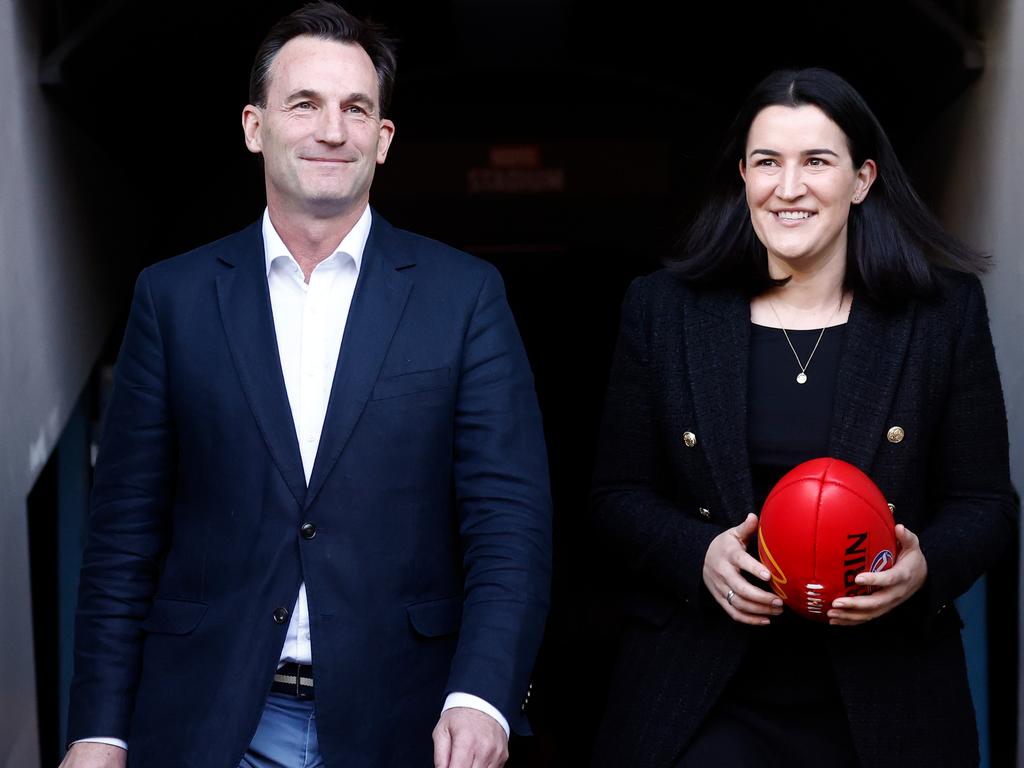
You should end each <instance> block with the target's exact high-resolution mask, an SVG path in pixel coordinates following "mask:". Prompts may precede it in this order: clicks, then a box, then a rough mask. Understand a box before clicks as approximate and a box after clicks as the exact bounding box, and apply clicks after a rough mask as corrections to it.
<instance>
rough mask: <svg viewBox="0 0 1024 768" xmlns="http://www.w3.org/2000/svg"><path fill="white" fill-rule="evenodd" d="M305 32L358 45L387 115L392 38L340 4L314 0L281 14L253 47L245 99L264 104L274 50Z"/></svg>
mask: <svg viewBox="0 0 1024 768" xmlns="http://www.w3.org/2000/svg"><path fill="white" fill-rule="evenodd" d="M303 35H307V36H309V37H317V38H320V39H321V40H336V41H337V42H339V43H352V44H354V45H358V46H359V47H361V48H362V49H363V50H364V51H366V54H367V55H368V56H369V57H370V61H372V62H373V68H374V69H375V70H376V72H377V86H378V89H379V90H380V105H379V107H380V116H381V117H384V116H386V115H387V112H388V108H389V107H390V105H391V94H392V92H393V91H394V88H395V69H396V67H397V59H396V58H395V44H394V41H393V40H391V39H390V38H388V37H387V36H386V33H385V31H384V28H383V27H380V26H378V25H376V24H374V23H372V22H369V21H363V20H361V19H358V18H356V17H355V16H353V15H352V14H351V13H349V12H348V11H346V10H345V9H344V8H342V7H341V6H340V5H337V4H335V3H331V2H327V0H318V1H317V2H313V3H307V4H306V5H304V6H302V7H301V8H299V9H298V10H297V11H295V12H294V13H290V14H289V15H287V16H285V17H284V18H283V19H281V20H280V21H279V22H277V23H276V24H275V25H274V26H273V27H272V28H271V30H270V32H268V33H267V36H266V38H265V39H264V40H263V42H262V43H261V44H260V47H259V50H258V51H256V59H255V61H253V64H252V74H251V75H250V76H249V103H250V104H254V105H256V106H257V107H265V106H267V83H268V82H269V80H270V67H271V65H272V64H273V63H274V59H275V58H276V57H277V54H278V53H279V52H280V50H281V49H282V48H283V47H284V45H285V43H287V42H288V41H289V40H291V39H293V38H296V37H301V36H303Z"/></svg>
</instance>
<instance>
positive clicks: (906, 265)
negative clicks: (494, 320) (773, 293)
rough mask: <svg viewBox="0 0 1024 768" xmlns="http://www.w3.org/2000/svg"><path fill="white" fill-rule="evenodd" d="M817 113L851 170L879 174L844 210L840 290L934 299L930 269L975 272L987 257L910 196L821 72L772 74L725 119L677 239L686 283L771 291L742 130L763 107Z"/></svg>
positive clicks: (863, 113)
mask: <svg viewBox="0 0 1024 768" xmlns="http://www.w3.org/2000/svg"><path fill="white" fill-rule="evenodd" d="M776 105H779V106H787V107H799V106H804V105H813V106H816V107H818V109H820V110H821V111H822V112H824V113H825V114H826V115H828V117H829V118H830V119H831V120H832V121H833V122H834V123H835V124H836V125H838V126H839V128H840V129H842V131H843V133H844V134H846V138H847V140H848V141H849V145H850V146H849V148H850V154H851V155H852V156H853V165H854V167H855V168H859V167H860V166H861V165H863V163H864V161H865V160H868V159H871V160H874V161H875V164H876V165H877V166H878V176H877V178H876V179H875V182H874V185H873V186H872V187H871V191H870V192H869V193H868V196H867V197H866V198H865V199H864V201H863V202H862V203H860V204H859V205H854V206H851V207H850V218H849V223H848V225H847V250H846V264H847V267H846V284H847V287H848V288H852V289H856V290H859V291H862V292H863V293H865V294H866V295H867V296H868V297H869V298H871V299H872V300H874V301H876V302H879V303H883V304H894V303H900V302H903V301H905V300H906V299H908V298H911V297H921V296H929V295H932V294H933V293H934V292H935V290H936V288H937V287H938V286H937V281H938V279H939V273H938V267H947V268H952V269H955V270H959V271H963V272H975V273H977V272H981V271H982V270H983V269H984V267H985V257H984V256H982V255H981V254H979V253H976V252H975V251H972V250H971V249H970V248H968V247H967V246H965V245H964V244H963V243H961V242H960V241H959V240H957V239H956V238H955V237H953V236H952V235H951V234H949V233H948V232H947V231H946V230H945V229H944V228H943V227H942V225H941V224H939V222H938V220H937V219H936V218H935V216H933V215H932V213H931V212H930V211H929V210H928V208H927V207H926V206H925V204H924V203H923V202H922V201H921V198H919V197H918V196H917V193H916V192H915V191H914V189H913V187H912V186H911V185H910V180H909V179H908V178H907V174H906V172H905V171H904V170H903V166H902V165H900V162H899V160H897V159H896V153H895V152H894V151H893V148H892V145H891V144H890V143H889V139H888V137H887V136H886V135H885V131H883V130H882V126H881V125H880V124H879V122H878V120H877V118H876V117H875V116H874V114H873V113H872V112H871V109H870V108H869V107H868V105H867V104H866V103H865V102H864V99H862V98H861V96H860V94H859V93H857V91H855V90H854V88H853V86H851V85H850V84H849V83H847V82H846V81H845V80H843V78H841V77H839V75H837V74H835V73H834V72H830V71H829V70H827V69H801V70H779V71H777V72H773V73H772V74H771V75H769V76H768V77H767V78H765V79H764V80H762V81H761V83H760V84H759V85H758V86H757V87H756V88H755V89H754V90H753V92H752V93H751V94H750V96H749V97H748V98H747V101H746V103H744V105H743V107H742V109H740V112H739V114H738V115H737V116H736V119H735V120H734V121H733V123H732V126H731V128H730V129H729V133H728V134H727V140H726V144H725V148H724V150H723V152H722V155H721V157H720V159H719V161H718V165H717V166H716V168H715V171H714V175H713V177H712V188H711V190H710V193H709V194H708V196H707V202H706V203H705V205H704V207H703V208H702V209H701V211H700V212H699V213H698V214H697V218H696V219H695V220H694V222H693V223H692V224H691V225H690V228H689V230H688V231H687V233H686V234H685V235H684V237H683V239H682V241H681V244H680V252H679V253H678V254H676V255H675V256H674V257H673V258H672V259H671V260H670V266H671V268H672V269H673V270H674V271H676V272H677V273H678V274H679V275H680V276H681V277H682V278H683V279H685V280H687V281H688V282H692V283H696V284H699V285H708V286H723V285H726V286H736V285H737V284H739V285H740V286H741V287H743V288H744V289H745V290H747V291H749V293H750V294H751V295H754V294H757V293H760V292H761V291H764V290H767V289H768V288H770V287H772V286H774V285H779V284H781V282H784V281H781V282H780V281H776V280H774V279H773V278H772V277H771V276H770V275H769V273H768V258H767V251H766V250H765V247H764V245H763V244H762V243H761V241H760V240H758V238H757V235H756V234H755V233H754V229H753V227H752V226H751V223H750V210H749V209H748V207H747V201H746V194H745V190H744V185H743V180H742V178H741V177H740V175H739V171H738V167H739V162H740V160H742V159H744V155H745V152H746V143H747V134H748V132H749V131H750V125H751V123H753V122H754V118H755V117H757V115H758V113H759V112H760V111H761V110H762V109H764V108H765V107H770V106H776Z"/></svg>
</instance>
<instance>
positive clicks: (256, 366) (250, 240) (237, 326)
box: [211, 221, 306, 504]
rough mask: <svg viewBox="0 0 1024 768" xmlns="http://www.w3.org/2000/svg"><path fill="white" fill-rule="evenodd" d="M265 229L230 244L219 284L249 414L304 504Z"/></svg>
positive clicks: (222, 256)
mask: <svg viewBox="0 0 1024 768" xmlns="http://www.w3.org/2000/svg"><path fill="white" fill-rule="evenodd" d="M261 226H262V224H261V222H259V221H257V222H256V223H255V224H253V225H251V226H249V227H247V228H246V229H244V230H243V231H242V232H240V233H239V234H238V235H237V236H236V237H234V238H231V239H230V240H227V241H225V242H224V250H223V251H222V253H221V254H219V255H220V259H221V261H223V262H224V263H226V264H228V265H230V266H231V267H232V269H230V270H228V271H226V272H224V273H223V274H222V275H221V276H220V277H218V278H217V298H218V301H219V303H220V313H221V319H222V321H223V323H224V333H225V334H226V336H227V340H228V346H229V348H230V350H231V356H232V358H233V360H234V363H235V369H236V371H237V372H238V378H239V381H240V382H241V385H242V391H243V393H244V394H245V398H246V400H247V402H248V403H249V408H250V409H251V410H252V413H253V416H254V417H255V419H256V423H257V425H258V426H259V430H260V433H261V434H262V435H263V439H264V441H265V442H266V444H267V449H268V450H269V451H270V455H271V457H272V458H273V461H274V463H275V464H276V465H277V468H278V470H279V471H280V472H281V476H282V477H283V478H284V481H285V483H286V484H287V486H288V489H289V490H290V491H291V493H292V495H293V496H294V497H295V500H296V501H297V502H298V503H299V504H302V502H303V499H304V498H305V496H306V476H305V473H304V472H303V470H302V458H301V455H300V454H299V443H298V439H297V438H296V437H295V424H294V421H293V420H292V413H291V406H290V405H289V404H288V392H287V390H286V389H285V384H284V375H283V374H282V372H281V359H280V355H279V354H278V351H277V335H276V333H275V331H274V318H273V313H272V310H271V307H270V289H269V288H268V286H267V272H266V260H265V258H264V251H263V235H262V230H261ZM211 375H213V374H212V373H211Z"/></svg>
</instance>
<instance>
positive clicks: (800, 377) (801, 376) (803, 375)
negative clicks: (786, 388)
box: [796, 371, 807, 384]
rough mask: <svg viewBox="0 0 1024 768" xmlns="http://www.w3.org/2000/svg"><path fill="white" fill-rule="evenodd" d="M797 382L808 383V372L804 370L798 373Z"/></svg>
mask: <svg viewBox="0 0 1024 768" xmlns="http://www.w3.org/2000/svg"><path fill="white" fill-rule="evenodd" d="M796 383H797V384H806V383H807V374H806V373H804V372H803V371H800V373H798V374H797V375H796Z"/></svg>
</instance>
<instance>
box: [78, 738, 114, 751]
mask: <svg viewBox="0 0 1024 768" xmlns="http://www.w3.org/2000/svg"><path fill="white" fill-rule="evenodd" d="M81 742H85V743H87V744H107V745H108V746H111V747H120V748H121V749H124V750H127V749H128V742H127V741H121V740H120V739H109V738H107V737H106V736H96V737H95V738H92V739H79V740H78V741H72V742H71V743H72V744H79V743H81Z"/></svg>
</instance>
